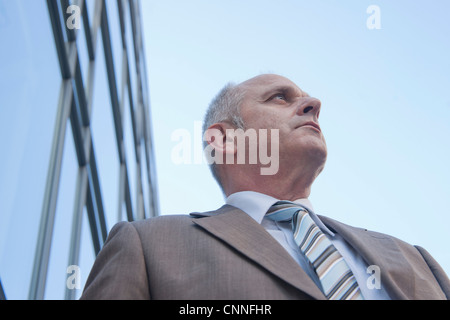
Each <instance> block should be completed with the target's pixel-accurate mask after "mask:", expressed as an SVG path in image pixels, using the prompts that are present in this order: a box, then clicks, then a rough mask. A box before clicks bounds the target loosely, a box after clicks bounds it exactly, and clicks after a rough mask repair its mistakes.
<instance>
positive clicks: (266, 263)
mask: <svg viewBox="0 0 450 320" xmlns="http://www.w3.org/2000/svg"><path fill="white" fill-rule="evenodd" d="M191 216H193V217H197V218H201V219H193V222H194V223H196V224H197V225H199V226H200V227H202V228H203V229H205V230H206V231H208V232H209V233H211V234H212V235H213V236H215V237H217V238H219V239H221V240H222V241H224V242H225V243H227V244H228V245H230V246H232V247H233V248H234V249H236V250H238V251H239V252H240V253H242V254H243V255H245V256H246V257H248V258H249V259H251V260H252V261H254V262H255V263H258V264H259V265H260V266H262V267H263V268H265V269H266V270H268V271H270V272H271V273H272V274H274V275H275V276H277V277H279V278H280V279H282V280H284V281H286V282H287V283H289V284H291V285H292V286H294V287H295V288H297V289H299V290H301V291H303V292H305V293H306V294H308V295H310V296H311V297H313V298H315V299H319V300H324V299H325V296H324V295H323V294H322V292H321V291H320V289H319V288H318V287H317V286H316V285H315V284H314V282H313V281H312V280H311V279H310V277H309V276H308V275H307V274H306V273H305V272H304V271H303V269H302V268H301V267H300V266H299V265H298V264H297V262H296V261H295V260H294V259H292V257H291V256H290V255H289V254H288V253H287V252H286V250H285V249H284V248H283V247H282V246H281V245H280V244H279V243H278V242H277V241H276V240H275V239H273V238H272V236H271V235H270V234H269V233H268V232H267V231H266V230H265V229H264V228H263V227H261V225H259V224H258V223H257V222H256V221H254V220H253V219H252V218H251V217H249V216H248V215H247V214H246V213H245V212H243V211H241V210H240V209H237V208H235V207H233V206H230V205H224V206H223V207H221V208H220V209H219V210H217V211H211V212H206V213H191Z"/></svg>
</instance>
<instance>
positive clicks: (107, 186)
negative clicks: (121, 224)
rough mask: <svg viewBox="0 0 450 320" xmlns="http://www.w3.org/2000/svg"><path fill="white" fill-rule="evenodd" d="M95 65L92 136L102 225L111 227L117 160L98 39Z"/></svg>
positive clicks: (116, 190) (114, 219) (114, 214)
mask: <svg viewBox="0 0 450 320" xmlns="http://www.w3.org/2000/svg"><path fill="white" fill-rule="evenodd" d="M99 40H100V39H99ZM95 68H96V70H95V79H94V91H93V106H92V108H93V109H92V124H91V127H92V140H93V146H94V152H95V158H96V161H97V170H98V174H99V179H100V189H101V191H102V196H103V199H102V200H103V207H104V210H105V216H106V226H107V227H108V228H111V227H112V226H113V225H114V224H115V223H116V222H117V210H118V209H117V208H118V203H119V200H118V199H119V171H120V161H119V155H118V151H117V143H116V135H115V126H114V118H113V112H112V107H111V98H110V92H109V86H108V78H107V73H106V65H105V56H104V52H103V42H102V41H98V42H97V55H96V63H95Z"/></svg>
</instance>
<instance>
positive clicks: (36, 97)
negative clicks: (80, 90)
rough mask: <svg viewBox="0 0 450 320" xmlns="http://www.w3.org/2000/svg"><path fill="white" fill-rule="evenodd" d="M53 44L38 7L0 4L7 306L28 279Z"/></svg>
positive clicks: (47, 138)
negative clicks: (8, 301)
mask: <svg viewBox="0 0 450 320" xmlns="http://www.w3.org/2000/svg"><path fill="white" fill-rule="evenodd" d="M37 22H38V23H37ZM53 39H54V38H53V32H52V28H51V26H50V19H49V16H48V9H47V5H46V1H44V0H40V1H38V0H15V1H10V0H0V43H1V46H2V48H1V50H0V61H1V64H2V67H1V72H0V96H1V99H2V101H1V105H0V136H1V137H2V139H1V140H0V150H2V156H1V157H0V177H1V179H0V212H1V214H0V275H1V278H2V284H3V287H4V289H5V292H6V294H7V297H8V298H9V299H26V298H27V296H28V289H29V282H30V279H31V272H32V265H33V259H34V251H35V246H36V239H37V232H38V228H39V223H40V217H41V210H42V199H43V196H44V189H45V184H46V178H47V171H48V163H49V156H50V151H51V144H52V139H53V130H54V122H55V116H56V111H57V104H58V97H59V88H60V85H61V74H60V70H59V64H58V58H57V56H56V50H55V45H54V42H53ZM5 137H7V138H5Z"/></svg>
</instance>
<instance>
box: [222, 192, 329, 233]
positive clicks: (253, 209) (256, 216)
mask: <svg viewBox="0 0 450 320" xmlns="http://www.w3.org/2000/svg"><path fill="white" fill-rule="evenodd" d="M279 200H280V199H276V198H274V197H271V196H268V195H266V194H263V193H259V192H255V191H240V192H236V193H233V194H231V195H229V196H228V197H227V198H226V204H229V205H231V206H233V207H236V208H238V209H241V210H242V211H244V212H245V213H247V214H248V215H249V216H250V217H251V218H252V219H253V220H255V221H256V222H258V223H259V224H261V222H262V220H263V219H264V216H265V215H266V213H267V211H268V210H269V208H270V207H271V206H272V205H273V204H274V203H275V202H277V201H279ZM293 202H294V203H297V204H299V205H301V206H302V207H304V208H305V209H307V210H308V211H309V213H310V216H311V218H312V219H313V220H314V222H315V223H316V224H317V226H318V227H319V228H320V229H321V230H322V231H323V232H324V233H328V234H329V235H330V236H334V233H333V232H332V231H331V230H330V229H328V228H327V227H326V226H325V225H324V224H323V222H322V221H321V220H320V219H319V217H318V216H317V215H316V214H315V213H314V208H313V206H312V204H311V202H310V201H309V199H307V198H302V199H297V200H295V201H293Z"/></svg>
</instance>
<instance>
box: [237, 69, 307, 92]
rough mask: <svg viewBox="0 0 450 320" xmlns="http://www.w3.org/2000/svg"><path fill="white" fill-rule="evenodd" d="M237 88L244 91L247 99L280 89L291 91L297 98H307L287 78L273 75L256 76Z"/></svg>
mask: <svg viewBox="0 0 450 320" xmlns="http://www.w3.org/2000/svg"><path fill="white" fill-rule="evenodd" d="M239 86H240V87H241V88H242V89H244V90H245V93H246V94H245V95H246V96H247V97H255V98H257V97H259V96H263V95H264V94H266V93H270V92H272V91H276V90H281V89H283V90H289V91H292V92H293V93H295V94H297V95H299V96H308V95H307V94H306V93H305V92H303V91H302V90H301V89H300V88H299V87H298V86H297V85H296V84H295V83H294V82H292V81H291V80H289V79H288V78H285V77H282V76H279V75H274V74H265V75H260V76H256V77H254V78H251V79H249V80H247V81H244V82H242V83H241V84H240V85H239Z"/></svg>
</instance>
